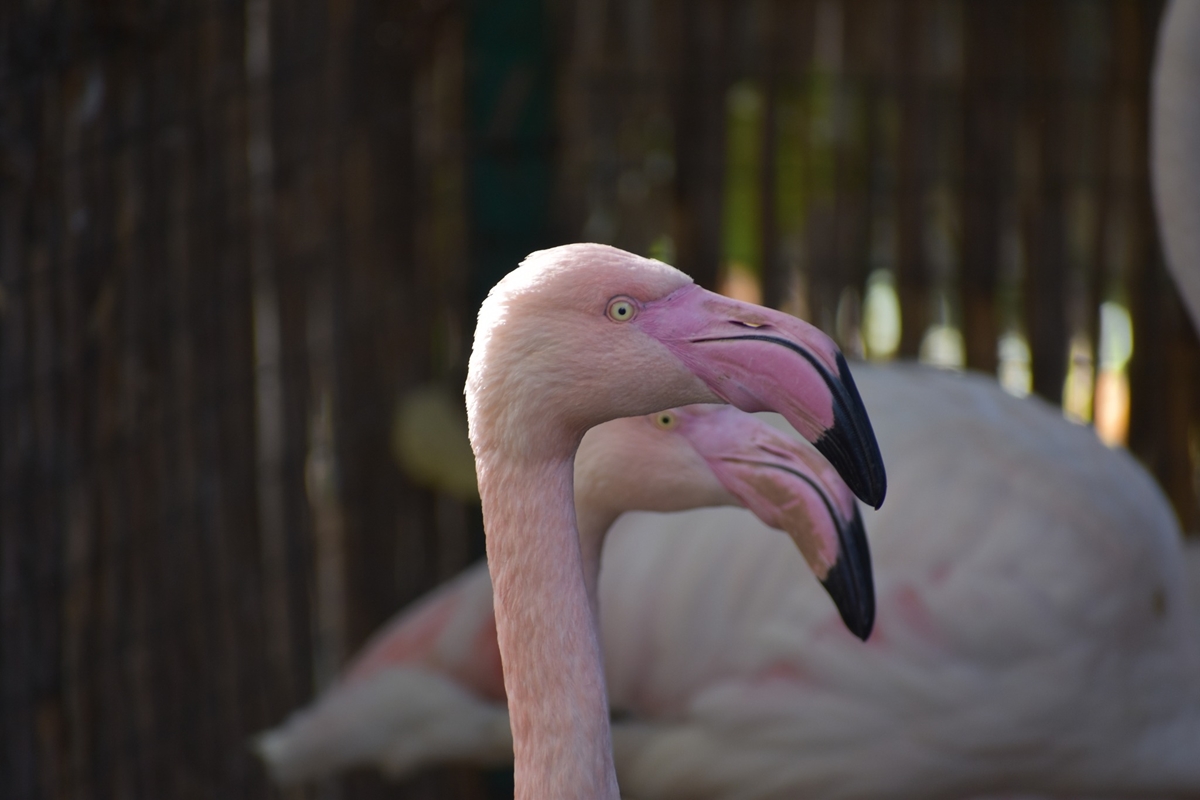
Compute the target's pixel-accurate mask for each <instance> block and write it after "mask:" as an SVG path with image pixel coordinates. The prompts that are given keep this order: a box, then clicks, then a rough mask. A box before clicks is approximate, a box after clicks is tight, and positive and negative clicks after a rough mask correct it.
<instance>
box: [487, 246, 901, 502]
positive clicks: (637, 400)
mask: <svg viewBox="0 0 1200 800" xmlns="http://www.w3.org/2000/svg"><path fill="white" fill-rule="evenodd" d="M466 395H467V413H468V417H469V420H470V429H471V441H472V446H473V447H474V448H475V453H476V456H477V457H478V456H479V455H481V454H482V453H484V452H488V451H490V450H493V449H496V448H502V449H503V450H504V451H505V452H506V454H507V455H508V456H509V457H510V458H519V457H521V455H522V454H523V453H535V452H536V453H538V454H539V456H544V455H545V454H546V453H547V452H553V451H555V450H556V449H557V450H560V451H562V452H563V453H564V454H569V453H573V452H574V448H575V447H576V446H577V445H578V443H579V441H580V439H581V438H582V436H583V434H584V432H585V431H586V430H587V429H588V428H591V427H592V426H594V425H597V424H599V423H601V422H605V421H607V420H610V419H615V418H617V417H630V416H639V415H643V414H648V413H652V412H655V411H659V410H661V409H664V408H670V407H672V406H678V405H685V404H689V403H721V402H723V403H729V404H731V405H734V406H736V407H738V408H740V409H742V410H743V411H767V410H771V411H778V412H779V413H780V414H782V415H783V416H784V417H785V418H786V419H787V420H788V422H790V423H791V424H792V426H793V427H795V428H796V430H797V431H799V432H800V434H801V435H802V436H803V437H804V438H805V439H807V440H808V441H810V442H812V443H813V444H814V445H815V447H816V448H817V450H818V451H820V452H821V454H822V455H824V456H825V458H827V459H828V460H829V462H830V463H831V464H832V465H833V466H834V467H835V468H836V469H837V471H838V472H839V473H840V474H841V476H842V478H843V479H844V480H845V482H846V484H848V485H849V486H850V488H851V489H852V490H853V491H854V493H855V494H857V495H858V496H859V497H861V498H862V499H863V500H864V501H865V502H867V503H869V504H871V505H872V506H876V507H878V506H879V505H880V504H881V503H882V502H883V498H884V494H885V492H886V477H885V473H884V468H883V461H882V458H881V457H880V455H879V447H878V445H877V443H876V441H875V434H874V432H873V431H872V429H871V424H870V421H869V420H868V418H867V414H866V410H865V409H864V408H863V404H862V400H861V398H860V397H859V395H858V391H857V389H856V388H855V386H854V381H853V379H852V378H851V376H850V372H849V370H848V369H847V367H846V362H845V360H844V359H843V358H842V355H841V353H840V352H839V351H838V349H837V346H836V345H835V344H834V343H833V342H832V341H831V340H830V339H829V337H827V336H826V335H825V334H823V333H821V332H820V331H819V330H817V329H816V328H814V327H813V326H811V325H809V324H808V323H806V322H803V321H802V320H799V319H796V318H795V317H792V316H790V315H788V314H784V313H782V312H779V311H773V310H771V309H767V308H763V307H760V306H756V305H753V304H750V303H743V302H740V301H737V300H732V299H730V298H727V297H722V296H721V295H718V294H714V293H713V292H709V291H707V290H705V289H703V288H701V287H699V286H697V285H695V284H694V283H693V282H692V280H691V279H690V278H689V277H688V276H686V275H684V274H683V273H682V272H680V271H679V270H676V269H674V268H673V267H670V266H667V265H666V264H663V263H661V262H658V261H654V260H652V259H646V258H641V257H639V256H635V255H633V254H630V253H626V252H624V251H622V250H618V249H616V248H613V247H608V246H605V245H596V244H576V245H564V246H562V247H556V248H553V249H551V250H543V251H539V252H537V253H534V254H532V255H530V256H529V257H528V258H527V259H526V260H525V261H524V263H523V264H522V265H521V266H520V267H518V268H517V269H515V270H513V271H512V272H511V273H509V275H508V276H506V277H505V278H504V279H503V280H502V281H500V283H498V284H497V285H496V287H495V288H493V289H492V292H491V293H490V294H489V296H488V298H487V300H486V301H485V302H484V304H483V307H482V308H481V309H480V312H479V324H478V326H477V328H476V332H475V344H474V348H473V350H472V354H471V363H470V369H469V374H468V378H467V387H466Z"/></svg>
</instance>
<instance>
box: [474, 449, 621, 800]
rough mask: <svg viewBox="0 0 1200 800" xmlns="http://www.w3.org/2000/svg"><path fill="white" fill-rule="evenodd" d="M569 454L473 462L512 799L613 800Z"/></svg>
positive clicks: (603, 696)
mask: <svg viewBox="0 0 1200 800" xmlns="http://www.w3.org/2000/svg"><path fill="white" fill-rule="evenodd" d="M573 461H574V458H573V456H567V457H560V458H557V459H551V460H549V461H545V462H531V461H517V462H513V461H511V460H504V461H501V459H499V458H491V457H489V456H488V455H483V456H479V457H477V461H476V464H477V468H478V470H479V478H480V480H479V484H480V488H481V497H482V501H483V514H484V520H485V527H486V529H487V554H488V569H489V571H490V572H491V576H492V587H493V591H494V598H495V600H494V602H495V611H496V635H497V642H498V644H499V646H500V658H501V661H502V663H503V665H504V688H505V691H506V692H507V694H508V709H509V715H510V718H511V722H512V734H513V755H514V784H515V786H514V788H515V798H516V800H542V799H543V798H566V799H567V800H600V799H601V798H603V800H617V797H618V793H617V779H616V772H615V770H614V769H613V761H612V744H611V734H610V731H609V723H608V696H607V693H606V690H605V684H604V665H603V660H602V655H601V651H600V643H599V636H598V634H597V631H596V623H595V620H594V618H593V615H592V610H591V606H590V604H589V600H588V590H587V586H586V583H585V578H584V566H583V558H582V555H581V552H580V542H579V534H578V530H577V528H576V522H575V508H574V502H573Z"/></svg>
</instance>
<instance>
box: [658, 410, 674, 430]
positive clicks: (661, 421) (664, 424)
mask: <svg viewBox="0 0 1200 800" xmlns="http://www.w3.org/2000/svg"><path fill="white" fill-rule="evenodd" d="M654 424H655V425H657V426H658V427H660V428H662V429H663V430H664V431H669V430H671V429H672V428H674V427H675V426H676V425H678V424H679V418H678V417H676V416H675V415H674V414H673V413H671V412H670V411H663V412H662V413H660V414H655V415H654Z"/></svg>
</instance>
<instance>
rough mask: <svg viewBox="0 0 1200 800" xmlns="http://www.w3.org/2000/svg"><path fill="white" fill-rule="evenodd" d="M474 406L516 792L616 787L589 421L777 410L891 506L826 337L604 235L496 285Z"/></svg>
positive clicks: (599, 792) (472, 392)
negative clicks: (599, 626) (684, 409)
mask: <svg viewBox="0 0 1200 800" xmlns="http://www.w3.org/2000/svg"><path fill="white" fill-rule="evenodd" d="M466 399H467V421H468V429H469V433H470V438H471V447H472V450H473V451H474V453H475V465H476V472H477V475H478V479H479V492H480V499H481V502H482V505H483V518H484V528H485V530H486V533H487V554H488V569H489V572H490V574H491V578H492V588H493V592H494V604H495V616H496V635H497V642H498V645H499V649H500V655H501V663H502V664H503V667H504V688H505V694H506V696H507V698H508V710H509V716H510V722H511V726H512V735H513V756H514V785H515V793H516V797H517V798H518V800H532V798H535V797H554V798H616V797H617V796H618V793H617V781H616V773H615V771H614V769H613V762H612V747H611V736H610V729H609V719H608V698H607V695H606V693H605V686H604V674H603V665H602V660H601V652H600V643H599V639H598V634H597V630H596V620H595V618H594V616H593V614H592V613H591V609H590V605H589V601H588V596H587V589H586V580H585V577H584V572H583V562H582V556H581V554H580V548H579V539H578V532H577V530H576V521H575V508H574V502H573V473H574V468H573V461H574V457H575V451H576V449H577V448H578V446H579V442H580V440H581V439H582V438H583V434H584V433H585V432H586V431H587V430H588V429H589V428H591V427H593V426H595V425H598V424H599V423H601V422H605V421H608V420H610V419H615V418H617V417H628V416H637V415H641V414H647V413H652V412H656V411H659V410H662V409H664V408H669V407H672V406H677V405H685V404H689V403H711V402H727V403H730V404H732V405H735V406H737V407H739V408H741V409H743V410H747V411H759V410H768V409H772V410H776V411H779V412H780V413H782V414H783V415H784V416H785V417H786V418H787V419H788V421H789V422H790V423H792V424H793V425H794V426H795V427H796V429H797V430H798V431H800V432H801V434H802V435H803V436H804V437H805V438H806V439H808V440H809V441H811V442H813V444H814V445H815V446H816V447H817V449H818V450H820V451H821V453H822V454H823V455H825V456H826V458H828V459H829V461H830V463H832V464H833V466H834V467H835V468H837V470H838V472H839V473H840V474H841V475H842V477H843V479H844V480H845V481H846V483H847V484H848V485H849V486H850V487H851V488H852V489H853V490H854V491H855V493H856V494H858V495H859V497H861V498H862V499H864V500H865V501H866V502H868V503H870V504H871V505H874V506H878V505H879V504H880V503H882V501H883V496H884V492H885V478H884V471H883V463H882V460H881V458H880V457H879V450H878V446H877V444H876V443H875V438H874V434H873V433H872V431H871V428H870V423H869V421H868V419H867V416H866V412H865V411H864V410H863V407H862V401H861V399H860V398H859V397H858V393H857V391H856V390H855V388H854V384H853V381H852V379H851V378H850V374H849V370H848V369H847V368H846V364H845V361H844V359H843V358H842V356H841V354H840V353H839V352H838V350H837V348H836V346H835V345H834V344H833V343H832V341H831V340H830V339H829V338H828V337H826V336H825V335H824V334H822V333H821V332H820V331H818V330H816V329H815V328H813V327H812V326H811V325H808V324H807V323H804V322H801V321H800V320H797V319H796V318H794V317H790V316H788V315H786V314H782V313H780V312H776V311H771V310H768V309H764V308H761V307H758V306H753V305H750V304H746V303H740V302H737V301H733V300H730V299H728V298H725V297H722V296H720V295H717V294H714V293H712V292H708V291H706V290H704V289H701V288H700V287H698V286H696V285H695V284H693V283H692V281H691V279H690V278H688V277H687V276H686V275H684V274H683V273H681V272H679V271H678V270H676V269H673V268H671V267H669V266H667V265H665V264H662V263H661V262H657V261H652V260H649V259H644V258H639V257H637V256H634V255H632V254H630V253H625V252H623V251H621V250H617V249H615V248H611V247H606V246H603V245H567V246H564V247H558V248H554V249H552V250H545V251H541V252H538V253H534V254H533V255H531V256H530V257H529V258H527V259H526V260H525V262H524V263H523V264H522V265H521V266H520V267H518V268H517V269H516V270H514V271H513V272H511V273H509V274H508V275H507V276H506V277H505V278H504V279H503V280H502V281H500V283H498V284H497V285H496V286H495V287H494V288H493V289H492V291H491V293H490V294H489V295H488V298H487V299H486V300H485V301H484V303H483V306H482V308H481V309H480V312H479V322H478V325H477V327H476V329H475V342H474V347H473V349H472V352H471V360H470V364H469V368H468V377H467V386H466ZM840 563H841V562H838V563H836V564H834V565H833V567H831V570H832V571H836V570H838V569H840V568H842V567H840V566H839V564H840Z"/></svg>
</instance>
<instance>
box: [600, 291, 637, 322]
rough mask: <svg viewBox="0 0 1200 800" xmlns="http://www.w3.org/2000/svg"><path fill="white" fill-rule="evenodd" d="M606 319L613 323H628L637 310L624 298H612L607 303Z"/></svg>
mask: <svg viewBox="0 0 1200 800" xmlns="http://www.w3.org/2000/svg"><path fill="white" fill-rule="evenodd" d="M607 313H608V318H609V319H611V320H612V321H613V322H629V320H631V319H633V315H634V314H636V313H637V308H636V307H635V306H634V305H633V303H632V302H631V301H629V300H626V299H625V298H624V297H614V298H613V299H612V300H610V301H609V302H608V312H607Z"/></svg>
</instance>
